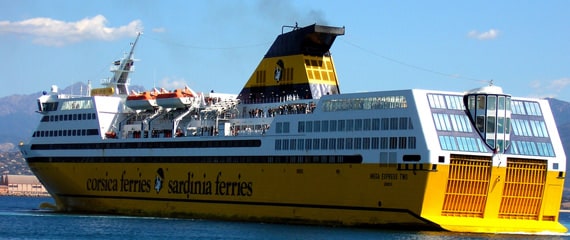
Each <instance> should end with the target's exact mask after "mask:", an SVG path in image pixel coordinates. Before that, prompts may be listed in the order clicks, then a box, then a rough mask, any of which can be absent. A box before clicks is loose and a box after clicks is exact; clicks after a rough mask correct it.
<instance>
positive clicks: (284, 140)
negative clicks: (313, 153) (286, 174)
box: [281, 139, 289, 150]
mask: <svg viewBox="0 0 570 240" xmlns="http://www.w3.org/2000/svg"><path fill="white" fill-rule="evenodd" d="M281 143H282V145H283V146H282V148H281V149H283V150H289V140H287V139H283V141H281Z"/></svg>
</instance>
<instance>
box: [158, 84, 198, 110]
mask: <svg viewBox="0 0 570 240" xmlns="http://www.w3.org/2000/svg"><path fill="white" fill-rule="evenodd" d="M195 96H196V94H195V93H194V91H192V89H190V88H189V87H185V88H183V89H175V90H174V91H171V92H168V91H165V90H164V89H161V91H160V93H159V94H158V95H157V96H156V103H157V105H158V106H161V107H164V108H183V107H187V106H189V105H191V104H192V99H193V98H194V97H195Z"/></svg>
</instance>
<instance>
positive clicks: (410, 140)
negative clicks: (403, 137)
mask: <svg viewBox="0 0 570 240" xmlns="http://www.w3.org/2000/svg"><path fill="white" fill-rule="evenodd" d="M408 148H409V149H416V137H408Z"/></svg>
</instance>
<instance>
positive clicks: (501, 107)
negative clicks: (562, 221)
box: [499, 96, 506, 110]
mask: <svg viewBox="0 0 570 240" xmlns="http://www.w3.org/2000/svg"><path fill="white" fill-rule="evenodd" d="M505 104H506V103H505V96H499V110H505Z"/></svg>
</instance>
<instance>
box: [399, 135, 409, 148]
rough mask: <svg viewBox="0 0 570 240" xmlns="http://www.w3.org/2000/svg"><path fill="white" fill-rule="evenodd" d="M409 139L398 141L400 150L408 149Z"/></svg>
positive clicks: (402, 138) (401, 138) (404, 138)
mask: <svg viewBox="0 0 570 240" xmlns="http://www.w3.org/2000/svg"><path fill="white" fill-rule="evenodd" d="M407 139H408V138H406V137H400V138H399V139H398V148H399V149H406V147H407V146H408V143H407V142H406V140H407Z"/></svg>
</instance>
